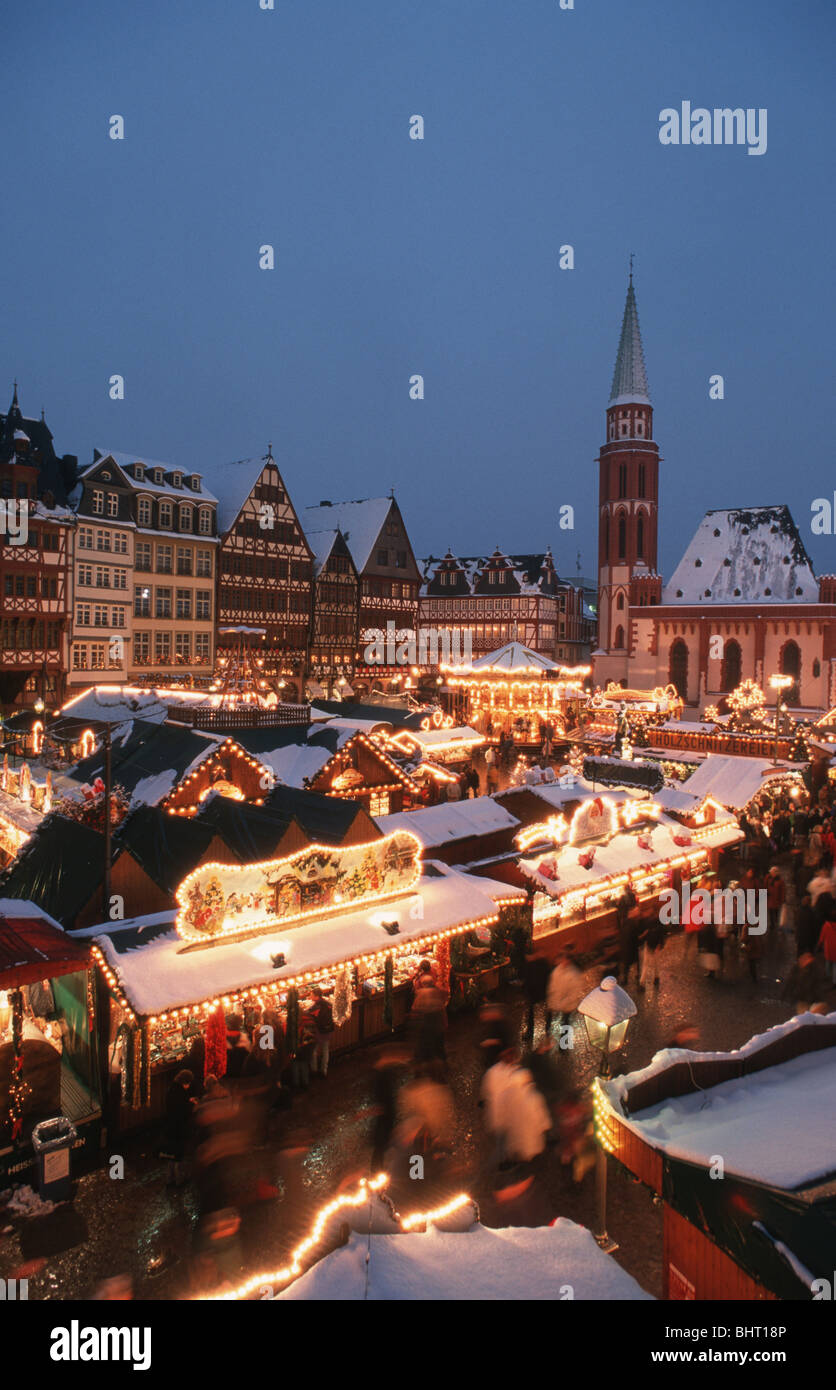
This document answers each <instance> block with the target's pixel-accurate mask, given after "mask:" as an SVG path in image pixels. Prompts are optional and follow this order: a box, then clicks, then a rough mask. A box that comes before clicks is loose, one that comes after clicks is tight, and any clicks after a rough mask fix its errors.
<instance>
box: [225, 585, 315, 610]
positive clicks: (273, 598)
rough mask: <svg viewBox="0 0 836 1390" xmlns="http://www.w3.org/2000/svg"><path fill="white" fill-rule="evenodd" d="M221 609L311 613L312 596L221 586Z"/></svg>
mask: <svg viewBox="0 0 836 1390" xmlns="http://www.w3.org/2000/svg"><path fill="white" fill-rule="evenodd" d="M219 603H220V607H221V609H222V610H224V611H227V612H229V611H231V612H235V613H244V612H246V613H287V612H290V613H307V612H309V611H310V595H309V594H308V593H305V592H302V593H297V592H291V593H288V592H287V591H285V590H283V589H278V590H277V589H266V590H264V591H261V590H256V591H254V590H252V589H244V588H236V587H234V586H232V585H223V584H222V585H221V589H220V595H219Z"/></svg>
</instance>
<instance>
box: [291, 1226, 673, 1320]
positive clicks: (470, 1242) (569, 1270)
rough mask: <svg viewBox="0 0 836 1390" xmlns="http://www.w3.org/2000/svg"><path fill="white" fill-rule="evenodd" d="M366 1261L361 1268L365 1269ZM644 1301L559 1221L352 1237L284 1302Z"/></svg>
mask: <svg viewBox="0 0 836 1390" xmlns="http://www.w3.org/2000/svg"><path fill="white" fill-rule="evenodd" d="M367 1257H368V1263H367ZM568 1288H571V1290H572V1299H574V1300H596V1301H610V1300H614V1299H616V1300H619V1301H620V1300H628V1299H630V1300H639V1299H642V1300H646V1299H652V1294H649V1293H645V1291H644V1289H642V1288H641V1286H640V1285H639V1284H637V1283H636V1281H635V1279H633V1277H632V1275H630V1274H628V1273H627V1272H626V1271H625V1270H623V1269H622V1268H621V1266H620V1265H618V1264H617V1263H616V1261H615V1260H614V1259H613V1257H612V1256H611V1255H606V1254H605V1253H604V1252H603V1250H601V1249H600V1248H599V1246H598V1245H597V1244H596V1241H595V1238H594V1236H593V1235H592V1233H591V1231H588V1230H587V1229H586V1228H585V1227H583V1226H578V1225H577V1224H576V1223H575V1222H574V1221H569V1220H567V1219H566V1217H562V1216H561V1217H558V1219H557V1220H556V1221H555V1222H554V1224H553V1225H551V1226H534V1227H513V1226H507V1227H502V1228H500V1229H498V1230H496V1229H492V1228H489V1227H487V1226H482V1225H480V1224H478V1223H477V1224H475V1225H474V1226H473V1227H471V1229H470V1230H466V1231H440V1230H438V1229H436V1228H435V1227H433V1226H430V1227H429V1228H428V1229H427V1230H426V1231H421V1232H419V1231H412V1232H409V1233H399V1234H396V1235H382V1234H373V1235H371V1236H369V1235H368V1234H364V1233H363V1232H361V1231H354V1232H352V1234H351V1235H350V1236H349V1239H348V1242H347V1244H346V1245H344V1246H342V1247H340V1249H338V1250H335V1251H333V1252H332V1253H331V1254H329V1255H326V1256H325V1258H324V1259H322V1260H320V1261H319V1262H318V1263H317V1264H315V1265H314V1266H313V1267H312V1268H311V1269H309V1270H307V1271H306V1273H305V1274H303V1275H302V1276H301V1277H300V1278H299V1279H297V1280H296V1281H295V1282H294V1283H293V1284H291V1285H290V1286H289V1288H287V1289H284V1290H283V1291H282V1292H281V1293H279V1294H277V1296H276V1297H277V1299H282V1300H288V1301H301V1300H308V1299H310V1300H317V1301H326V1300H327V1301H332V1300H333V1301H339V1302H351V1301H354V1300H356V1301H358V1302H363V1301H371V1302H373V1303H374V1302H404V1303H411V1302H424V1301H430V1302H438V1301H442V1302H443V1301H456V1302H459V1301H461V1302H468V1303H472V1302H474V1301H476V1300H479V1301H487V1302H506V1301H509V1300H512V1301H524V1302H528V1301H530V1300H535V1301H539V1302H543V1301H549V1302H554V1303H555V1304H557V1301H558V1300H560V1299H561V1298H562V1299H567V1292H566V1291H567V1289H568Z"/></svg>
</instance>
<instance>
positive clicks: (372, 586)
mask: <svg viewBox="0 0 836 1390" xmlns="http://www.w3.org/2000/svg"><path fill="white" fill-rule="evenodd" d="M363 593H364V594H367V595H368V596H369V597H370V598H372V597H374V598H406V599H415V598H417V597H418V585H417V584H400V583H398V581H397V580H396V579H376V578H372V579H364V580H363Z"/></svg>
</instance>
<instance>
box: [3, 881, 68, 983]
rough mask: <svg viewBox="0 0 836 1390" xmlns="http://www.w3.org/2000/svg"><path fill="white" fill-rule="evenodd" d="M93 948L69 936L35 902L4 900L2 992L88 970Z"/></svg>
mask: <svg viewBox="0 0 836 1390" xmlns="http://www.w3.org/2000/svg"><path fill="white" fill-rule="evenodd" d="M89 964H90V948H89V946H86V945H83V944H82V943H81V942H80V941H75V940H74V939H73V938H72V937H70V936H67V934H66V932H63V931H62V930H61V928H60V927H59V926H58V925H57V924H56V923H55V922H54V921H52V920H51V919H49V918H48V917H47V916H45V915H42V914H40V913H39V912H38V910H37V908H36V907H35V906H34V904H32V903H19V902H14V901H10V900H6V899H3V900H1V901H0V989H2V990H7V989H20V988H21V987H22V986H23V985H33V984H36V983H37V982H38V981H39V980H49V979H54V978H55V976H56V975H70V974H72V973H73V972H74V971H76V970H85V969H86V968H87V966H88V965H89Z"/></svg>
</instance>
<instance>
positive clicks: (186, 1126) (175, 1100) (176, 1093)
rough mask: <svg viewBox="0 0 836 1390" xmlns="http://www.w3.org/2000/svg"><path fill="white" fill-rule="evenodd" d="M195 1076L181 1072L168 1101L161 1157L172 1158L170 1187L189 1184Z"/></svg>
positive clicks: (169, 1091) (187, 1072)
mask: <svg viewBox="0 0 836 1390" xmlns="http://www.w3.org/2000/svg"><path fill="white" fill-rule="evenodd" d="M193 1085H194V1076H193V1074H192V1073H191V1072H190V1071H186V1070H185V1069H184V1070H183V1071H178V1073H177V1075H176V1076H175V1078H174V1080H173V1081H172V1083H171V1085H170V1086H169V1088H168V1094H167V1096H166V1098H165V1121H164V1124H163V1142H162V1147H161V1148H160V1155H161V1157H163V1158H167V1159H168V1182H169V1186H170V1187H171V1186H175V1187H181V1186H182V1185H183V1183H184V1182H185V1181H186V1163H185V1159H186V1145H187V1143H188V1141H189V1138H190V1136H191V1129H192V1114H193V1111H194V1106H195V1102H194V1101H193V1100H192V1098H191V1095H190V1091H191V1088H192V1086H193Z"/></svg>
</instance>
